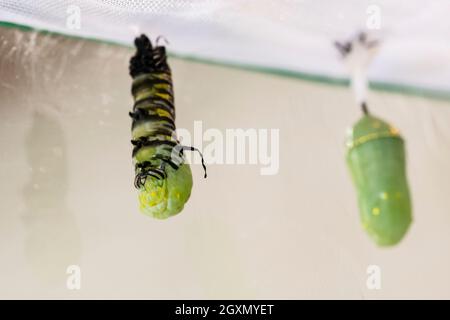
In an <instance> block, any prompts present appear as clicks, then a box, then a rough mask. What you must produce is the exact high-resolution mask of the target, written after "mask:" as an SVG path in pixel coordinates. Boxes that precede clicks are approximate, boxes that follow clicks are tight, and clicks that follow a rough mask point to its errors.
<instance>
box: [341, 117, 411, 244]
mask: <svg viewBox="0 0 450 320" xmlns="http://www.w3.org/2000/svg"><path fill="white" fill-rule="evenodd" d="M347 147H348V151H347V165H348V168H349V170H350V173H351V175H352V178H353V182H354V185H355V187H356V190H357V193H358V204H359V210H360V216H361V222H362V226H363V228H364V229H365V230H366V231H367V233H368V234H369V236H370V237H371V238H372V239H373V240H374V241H375V242H376V243H377V244H378V245H379V246H392V245H395V244H396V243H398V242H399V241H400V240H401V239H402V238H403V236H404V235H405V233H406V232H407V230H408V228H409V226H410V224H411V222H412V215H411V200H410V195H409V188H408V182H407V177H406V159H405V146H404V141H403V139H402V137H401V136H400V134H399V132H398V130H397V129H395V128H394V127H392V126H391V125H390V124H388V123H386V122H385V121H383V120H380V119H378V118H376V117H373V116H371V115H369V114H365V115H364V116H363V117H362V118H361V119H360V120H359V121H358V122H357V123H356V124H355V125H354V126H353V128H352V130H350V132H349V135H348V139H347Z"/></svg>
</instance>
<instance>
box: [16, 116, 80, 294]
mask: <svg viewBox="0 0 450 320" xmlns="http://www.w3.org/2000/svg"><path fill="white" fill-rule="evenodd" d="M63 133H64V132H63V130H62V128H61V126H60V123H59V122H58V121H57V120H55V119H54V118H53V117H51V116H49V115H45V114H43V113H38V112H35V113H34V114H33V120H32V125H31V128H30V130H29V132H28V134H27V136H26V141H25V148H26V156H27V163H28V165H29V167H30V171H31V175H30V180H29V182H28V183H27V184H26V186H25V188H24V190H23V197H24V203H25V206H26V212H25V213H24V214H23V216H22V221H23V224H24V227H25V230H26V233H27V235H26V240H25V254H26V258H27V261H28V263H29V265H30V266H31V268H32V269H33V273H34V274H35V275H36V277H37V278H38V279H39V280H41V281H43V282H45V283H46V284H51V285H58V286H59V285H60V284H61V285H65V281H66V280H65V279H66V269H67V267H68V266H69V265H72V264H77V265H78V264H79V258H80V254H81V243H80V242H81V241H80V234H79V231H78V227H77V224H76V221H75V217H74V215H73V214H72V213H71V212H70V211H69V210H68V208H67V204H66V194H67V156H66V150H65V142H64V137H63Z"/></svg>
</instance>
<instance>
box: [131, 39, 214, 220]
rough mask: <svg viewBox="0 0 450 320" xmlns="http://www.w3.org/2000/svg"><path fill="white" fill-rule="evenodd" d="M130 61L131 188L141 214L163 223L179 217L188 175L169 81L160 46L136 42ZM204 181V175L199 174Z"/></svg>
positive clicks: (189, 182)
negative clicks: (160, 220)
mask: <svg viewBox="0 0 450 320" xmlns="http://www.w3.org/2000/svg"><path fill="white" fill-rule="evenodd" d="M135 45H136V48H137V51H136V54H135V56H133V57H132V58H131V60H130V75H131V77H132V78H133V84H132V90H131V91H132V95H133V98H134V106H133V111H132V112H130V116H131V118H132V138H133V140H132V141H131V142H132V144H133V146H134V148H133V161H134V165H135V174H136V176H135V183H134V184H135V187H136V188H137V189H138V190H139V202H140V209H141V211H142V212H143V213H144V214H147V215H150V216H153V217H155V218H158V219H165V218H168V217H170V216H173V215H175V214H177V213H179V212H180V211H181V210H182V209H183V207H184V204H185V203H186V202H187V201H188V199H189V196H190V194H191V189H192V174H191V169H190V166H189V164H187V163H186V162H185V157H184V154H183V151H184V150H186V149H187V150H196V149H195V148H193V147H186V146H182V145H180V143H179V141H178V140H177V136H176V133H175V129H176V128H175V107H174V98H173V86H172V76H171V71H170V68H169V65H168V64H167V55H166V51H165V47H163V46H156V47H153V46H152V44H151V42H150V40H149V39H148V38H147V37H146V36H145V35H142V36H140V37H139V38H136V40H135ZM205 177H206V172H205Z"/></svg>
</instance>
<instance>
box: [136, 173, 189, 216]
mask: <svg viewBox="0 0 450 320" xmlns="http://www.w3.org/2000/svg"><path fill="white" fill-rule="evenodd" d="M166 173H167V178H166V179H164V180H157V179H147V181H146V182H145V185H144V188H142V189H141V190H139V205H140V206H139V207H140V210H141V212H142V213H144V214H146V215H148V216H152V217H154V218H157V219H166V218H169V217H171V216H173V215H176V214H177V213H179V212H181V210H183V207H184V204H185V203H186V202H187V201H188V199H189V196H190V195H191V189H192V174H191V168H190V167H189V165H188V164H183V165H181V166H180V167H179V168H178V169H177V170H175V169H173V168H171V167H169V168H167V169H166Z"/></svg>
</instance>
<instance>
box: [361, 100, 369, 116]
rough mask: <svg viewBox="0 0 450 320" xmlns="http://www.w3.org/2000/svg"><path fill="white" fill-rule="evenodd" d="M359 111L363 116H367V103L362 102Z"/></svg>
mask: <svg viewBox="0 0 450 320" xmlns="http://www.w3.org/2000/svg"><path fill="white" fill-rule="evenodd" d="M361 110H362V112H363V113H364V115H366V116H367V115H369V108H367V103H365V102H362V103H361Z"/></svg>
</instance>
